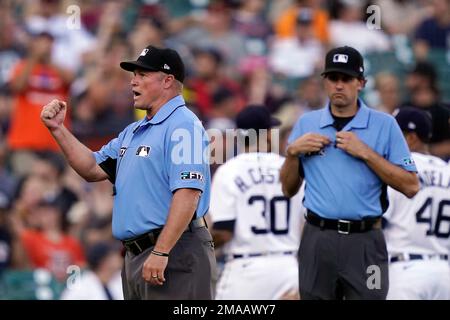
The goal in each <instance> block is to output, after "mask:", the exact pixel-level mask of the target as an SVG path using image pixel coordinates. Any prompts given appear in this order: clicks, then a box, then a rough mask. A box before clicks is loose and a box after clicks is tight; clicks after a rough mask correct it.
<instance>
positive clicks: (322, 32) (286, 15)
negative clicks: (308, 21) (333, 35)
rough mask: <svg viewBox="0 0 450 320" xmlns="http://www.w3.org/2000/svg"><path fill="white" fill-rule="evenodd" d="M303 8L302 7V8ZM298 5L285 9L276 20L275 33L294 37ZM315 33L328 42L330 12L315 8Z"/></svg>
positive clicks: (325, 42) (323, 41)
mask: <svg viewBox="0 0 450 320" xmlns="http://www.w3.org/2000/svg"><path fill="white" fill-rule="evenodd" d="M300 10H301V9H300ZM298 13H299V9H298V7H292V8H289V9H287V10H286V11H284V12H283V13H282V14H281V16H280V17H279V18H278V19H277V21H275V33H276V35H277V36H278V37H280V38H288V37H293V36H294V35H295V27H296V24H297V15H298ZM313 29H314V35H315V36H316V38H317V39H318V40H320V41H321V42H322V43H324V44H327V43H328V40H329V34H328V13H327V12H326V11H324V10H320V9H315V10H314V14H313Z"/></svg>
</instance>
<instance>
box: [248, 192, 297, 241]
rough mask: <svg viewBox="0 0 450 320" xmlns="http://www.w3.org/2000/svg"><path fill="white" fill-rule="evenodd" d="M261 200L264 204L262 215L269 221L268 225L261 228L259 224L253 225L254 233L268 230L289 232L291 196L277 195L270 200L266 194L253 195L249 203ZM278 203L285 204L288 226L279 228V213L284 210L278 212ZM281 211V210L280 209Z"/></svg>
mask: <svg viewBox="0 0 450 320" xmlns="http://www.w3.org/2000/svg"><path fill="white" fill-rule="evenodd" d="M257 202H260V203H261V204H262V205H263V211H262V216H263V218H265V219H266V221H268V226H269V228H267V227H264V228H261V227H257V226H252V227H251V230H252V231H253V233H255V234H266V233H268V232H272V233H273V234H276V235H279V234H287V233H288V232H289V215H290V212H291V201H290V199H289V198H286V197H282V196H277V197H273V198H272V199H270V201H269V200H268V199H266V198H265V197H264V196H262V195H254V196H252V197H250V199H248V204H249V205H254V204H255V203H257ZM277 203H278V204H280V205H281V204H283V203H284V204H285V208H286V211H285V217H286V225H285V226H286V227H285V228H282V229H279V228H277V214H282V212H278V213H277V207H278V206H277ZM278 211H280V210H278ZM267 213H269V215H267Z"/></svg>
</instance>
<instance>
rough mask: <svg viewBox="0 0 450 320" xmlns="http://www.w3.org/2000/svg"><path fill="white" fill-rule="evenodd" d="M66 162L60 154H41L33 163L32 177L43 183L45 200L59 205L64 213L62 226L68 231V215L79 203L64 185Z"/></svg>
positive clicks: (75, 196)
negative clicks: (73, 206) (50, 200)
mask: <svg viewBox="0 0 450 320" xmlns="http://www.w3.org/2000/svg"><path fill="white" fill-rule="evenodd" d="M66 166H67V165H66V162H65V159H64V158H63V157H61V155H60V154H56V153H52V152H46V153H39V154H38V157H37V159H36V160H35V161H34V162H33V165H32V167H31V171H30V175H31V176H32V177H36V178H38V179H40V180H41V181H42V184H43V187H44V190H45V191H44V195H43V197H44V198H47V199H54V201H55V202H56V203H58V206H59V208H60V209H61V211H62V212H61V213H62V224H63V228H64V229H65V230H66V229H67V227H68V222H67V213H68V211H69V209H70V208H71V207H72V205H74V204H75V203H76V202H77V201H78V197H77V195H76V194H75V193H74V192H72V191H71V190H70V189H68V188H67V187H66V186H65V185H64V184H63V180H62V179H63V175H64V172H65V170H66Z"/></svg>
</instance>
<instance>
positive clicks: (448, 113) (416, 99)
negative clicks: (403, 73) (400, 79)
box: [404, 62, 450, 160]
mask: <svg viewBox="0 0 450 320" xmlns="http://www.w3.org/2000/svg"><path fill="white" fill-rule="evenodd" d="M405 84H406V87H407V90H408V97H410V101H408V102H406V103H404V105H407V106H414V107H418V108H421V109H423V110H426V111H427V112H429V114H430V115H431V120H432V135H431V139H430V152H431V154H433V155H436V156H438V157H441V158H442V159H444V160H448V159H450V107H449V106H448V105H445V104H443V103H442V102H441V100H440V92H439V89H438V87H437V73H436V70H435V69H434V67H433V65H431V64H430V63H427V62H419V63H417V65H416V66H415V68H414V69H413V70H412V71H411V72H410V73H409V74H408V75H407V78H406V81H405Z"/></svg>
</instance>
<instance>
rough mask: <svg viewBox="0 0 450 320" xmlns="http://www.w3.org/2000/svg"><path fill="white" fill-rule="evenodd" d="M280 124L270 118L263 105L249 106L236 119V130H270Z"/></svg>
mask: <svg viewBox="0 0 450 320" xmlns="http://www.w3.org/2000/svg"><path fill="white" fill-rule="evenodd" d="M280 124H281V122H280V120H278V119H276V118H274V117H272V116H271V115H270V112H269V110H267V108H266V107H265V106H263V105H249V106H247V107H245V108H244V109H243V110H242V111H241V112H239V113H238V115H237V117H236V127H237V128H238V129H244V130H248V129H255V130H259V129H270V128H272V127H275V126H279V125H280Z"/></svg>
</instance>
